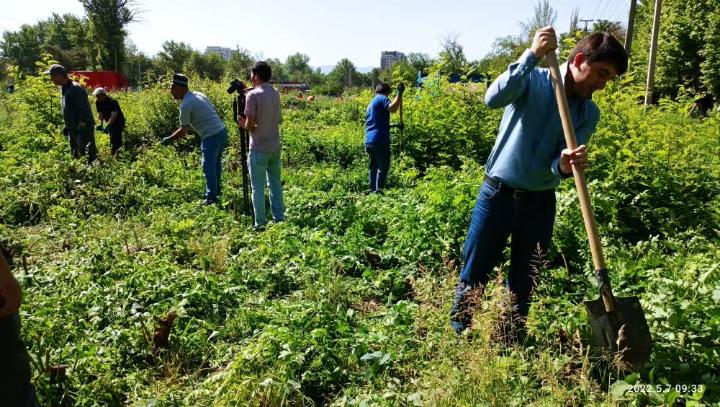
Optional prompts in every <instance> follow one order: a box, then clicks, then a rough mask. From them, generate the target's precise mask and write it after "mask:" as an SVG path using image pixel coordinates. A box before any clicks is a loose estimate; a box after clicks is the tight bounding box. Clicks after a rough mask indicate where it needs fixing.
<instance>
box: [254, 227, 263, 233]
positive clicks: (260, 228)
mask: <svg viewBox="0 0 720 407" xmlns="http://www.w3.org/2000/svg"><path fill="white" fill-rule="evenodd" d="M253 230H254V231H255V232H258V233H260V232H264V231H265V225H262V226H253Z"/></svg>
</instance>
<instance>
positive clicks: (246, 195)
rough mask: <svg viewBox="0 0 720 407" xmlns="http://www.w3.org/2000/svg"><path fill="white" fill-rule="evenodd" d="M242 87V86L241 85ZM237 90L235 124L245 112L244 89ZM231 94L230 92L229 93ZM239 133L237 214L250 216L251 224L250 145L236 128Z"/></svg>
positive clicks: (247, 138) (246, 133) (234, 101)
mask: <svg viewBox="0 0 720 407" xmlns="http://www.w3.org/2000/svg"><path fill="white" fill-rule="evenodd" d="M241 86H242V85H241ZM234 90H237V95H235V96H234V97H233V104H232V107H233V120H234V121H235V122H236V123H237V120H238V117H239V116H241V117H243V118H244V117H245V114H244V113H243V112H244V111H245V92H244V87H240V88H239V89H234ZM229 93H231V92H229ZM238 130H239V132H240V169H241V171H242V183H243V186H242V191H243V202H242V206H241V208H240V211H239V213H246V214H250V215H251V216H252V217H253V223H254V222H255V212H254V211H253V210H252V204H251V200H250V173H249V172H248V164H247V158H248V149H249V143H250V137H249V135H248V132H247V130H245V129H243V128H242V127H239V126H238Z"/></svg>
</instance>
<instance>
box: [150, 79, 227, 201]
mask: <svg viewBox="0 0 720 407" xmlns="http://www.w3.org/2000/svg"><path fill="white" fill-rule="evenodd" d="M170 93H171V94H172V95H173V97H174V98H175V99H176V100H179V101H180V127H179V128H178V129H177V130H175V132H173V134H171V135H170V136H168V137H165V138H164V139H163V140H162V144H163V145H165V146H166V145H169V144H170V143H171V142H172V141H173V140H176V139H179V138H182V137H185V136H186V135H187V133H188V130H189V129H190V127H192V128H193V130H195V131H196V132H197V133H198V134H199V135H200V140H201V141H200V151H201V152H202V171H203V175H205V201H204V203H205V204H206V205H212V204H215V203H217V202H218V196H219V195H220V185H221V184H220V176H221V175H222V154H223V150H225V146H226V145H227V139H228V134H227V129H226V128H225V124H224V123H223V121H222V120H220V116H218V114H217V111H216V110H215V106H213V104H212V103H211V102H210V100H209V99H208V98H207V96H205V95H204V94H202V93H200V92H192V91H190V90H189V89H188V78H187V76H185V75H183V74H175V75H173V79H172V84H171V85H170Z"/></svg>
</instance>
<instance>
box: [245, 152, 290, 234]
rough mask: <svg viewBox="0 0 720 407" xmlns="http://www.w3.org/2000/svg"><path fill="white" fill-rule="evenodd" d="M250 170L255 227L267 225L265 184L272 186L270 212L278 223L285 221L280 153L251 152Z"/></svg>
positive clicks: (249, 158) (249, 157)
mask: <svg viewBox="0 0 720 407" xmlns="http://www.w3.org/2000/svg"><path fill="white" fill-rule="evenodd" d="M248 169H249V170H250V184H251V185H252V201H253V211H254V212H255V227H262V226H265V224H267V215H266V209H265V183H267V184H268V185H269V186H270V212H271V213H272V217H273V219H274V220H275V221H277V222H279V221H281V220H283V219H285V204H284V203H283V191H282V184H281V183H280V151H276V152H274V153H261V152H259V151H255V150H250V153H249V154H248Z"/></svg>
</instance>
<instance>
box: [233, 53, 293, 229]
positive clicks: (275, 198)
mask: <svg viewBox="0 0 720 407" xmlns="http://www.w3.org/2000/svg"><path fill="white" fill-rule="evenodd" d="M271 75H272V70H271V69H270V65H268V64H267V63H266V62H264V61H258V62H256V63H255V66H253V68H252V70H251V73H250V80H251V81H252V84H253V86H254V88H253V89H252V90H251V91H249V92H248V93H247V95H246V96H245V117H238V118H237V119H238V126H240V127H242V128H243V129H245V130H247V131H248V132H249V133H250V152H249V154H248V169H249V171H250V183H251V184H252V200H253V211H254V212H255V230H256V231H261V230H264V229H265V226H266V224H267V215H266V209H265V183H267V184H268V185H269V186H270V212H271V213H272V217H273V220H275V222H280V221H282V220H283V219H285V206H284V204H283V192H282V184H281V183H280V123H282V115H281V114H280V93H278V91H277V90H275V88H273V87H272V85H270V83H268V81H269V80H270V76H271Z"/></svg>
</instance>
